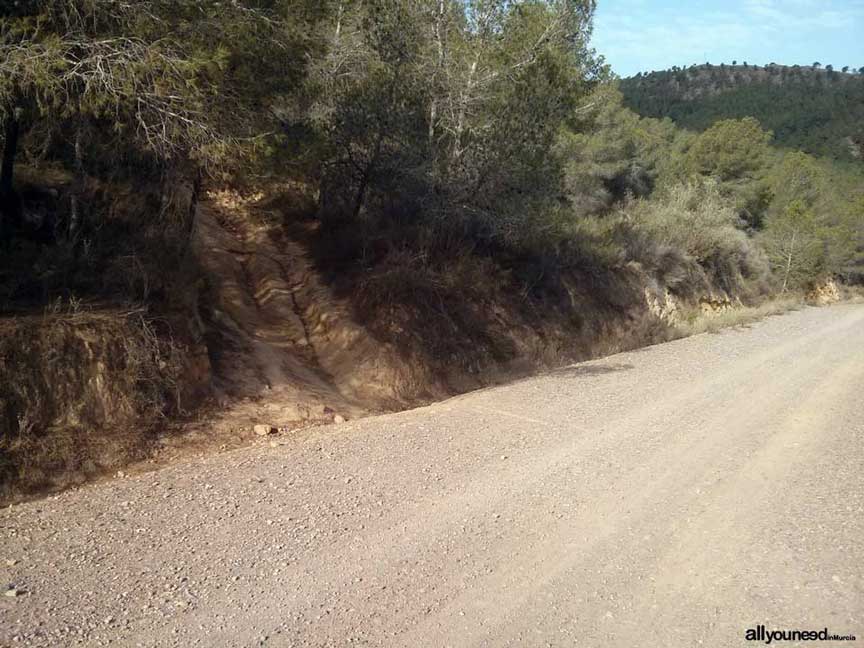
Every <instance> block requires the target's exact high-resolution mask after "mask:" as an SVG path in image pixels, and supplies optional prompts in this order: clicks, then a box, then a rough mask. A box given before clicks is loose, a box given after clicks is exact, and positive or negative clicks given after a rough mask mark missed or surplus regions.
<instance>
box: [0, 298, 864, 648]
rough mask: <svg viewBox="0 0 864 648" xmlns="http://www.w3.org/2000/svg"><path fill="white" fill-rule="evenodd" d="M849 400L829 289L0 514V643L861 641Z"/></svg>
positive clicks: (863, 582) (859, 345)
mask: <svg viewBox="0 0 864 648" xmlns="http://www.w3.org/2000/svg"><path fill="white" fill-rule="evenodd" d="M862 415H864V307H862V306H860V305H858V306H853V305H841V306H835V307H830V308H822V309H806V310H803V311H799V312H796V313H792V314H789V315H785V316H783V317H775V318H771V319H769V320H766V321H764V322H761V323H758V324H755V325H753V326H752V327H750V328H747V329H741V330H734V331H726V332H724V333H721V334H716V335H702V336H697V337H694V338H690V339H686V340H680V341H677V342H673V343H670V344H664V345H661V346H656V347H651V348H648V349H644V350H641V351H638V352H633V353H625V354H621V355H617V356H613V357H610V358H606V359H604V360H600V361H596V362H590V363H586V364H581V365H576V366H573V367H569V368H566V369H563V370H560V371H557V372H554V373H549V374H546V375H543V376H539V377H535V378H532V379H528V380H523V381H520V382H518V383H515V384H511V385H508V386H505V387H500V388H495V389H488V390H485V391H480V392H476V393H472V394H469V395H466V396H461V397H458V398H454V399H452V400H449V401H447V402H444V403H439V404H436V405H434V406H431V407H428V408H423V409H419V410H414V411H411V412H406V413H402V414H397V415H391V416H385V417H378V418H372V419H366V420H362V421H357V422H349V423H348V424H345V425H339V426H332V427H328V428H320V429H318V430H315V431H312V432H307V433H303V434H300V435H297V436H295V437H291V438H284V437H283V438H280V442H282V443H284V445H279V446H277V447H271V446H270V445H267V444H265V445H262V446H261V447H255V448H249V449H245V450H241V451H235V452H230V453H225V454H221V455H217V456H210V457H207V458H202V459H200V460H196V461H190V462H187V463H184V464H176V465H172V466H170V467H168V468H166V469H163V470H160V471H159V472H155V473H150V474H145V475H139V476H134V477H127V478H121V479H117V480H114V481H111V482H108V483H103V484H98V485H95V486H92V487H88V488H84V489H82V490H79V491H76V492H69V493H65V494H63V495H61V496H59V497H53V498H50V499H47V500H43V501H38V502H32V503H29V504H24V505H20V506H15V507H13V508H10V509H5V510H3V511H0V540H2V544H0V572H2V585H3V587H6V584H7V583H8V584H12V585H14V586H15V587H16V588H17V589H18V590H19V595H18V596H11V595H7V596H0V645H7V644H8V645H32V646H71V645H86V646H101V645H117V646H195V645H200V646H256V645H266V646H336V645H341V646H346V645H366V646H509V645H512V646H645V647H652V646H664V647H665V646H699V645H704V646H746V645H754V644H753V643H748V642H746V641H745V640H744V637H745V632H746V631H747V629H748V628H755V627H756V626H757V625H758V624H765V625H766V626H767V627H768V628H769V629H771V628H777V629H789V630H794V629H800V630H809V629H822V628H825V627H827V628H828V629H829V631H831V632H832V633H836V634H841V635H842V634H855V635H856V636H857V637H858V642H862V641H864V416H862ZM16 642H18V643H16ZM756 645H758V644H756ZM763 645H764V644H763ZM787 645H789V644H787ZM818 645H825V646H827V645H835V644H832V643H830V642H829V643H820V644H818ZM836 645H847V646H848V645H855V644H853V643H851V642H847V643H844V644H836Z"/></svg>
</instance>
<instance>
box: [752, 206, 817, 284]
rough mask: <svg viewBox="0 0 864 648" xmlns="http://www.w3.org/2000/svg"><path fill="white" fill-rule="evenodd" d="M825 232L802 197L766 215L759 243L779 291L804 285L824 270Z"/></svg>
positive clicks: (815, 278) (812, 280)
mask: <svg viewBox="0 0 864 648" xmlns="http://www.w3.org/2000/svg"><path fill="white" fill-rule="evenodd" d="M825 236H826V233H825V231H824V229H823V228H822V226H821V224H820V223H819V221H818V219H817V217H816V214H815V212H814V211H813V210H812V209H811V208H809V207H808V206H807V205H806V204H805V203H804V201H802V200H798V199H796V200H793V201H791V202H790V203H789V204H787V205H786V207H785V208H784V210H783V212H782V213H779V214H773V215H772V216H770V217H769V219H768V223H767V227H766V229H765V233H764V234H763V236H762V244H763V245H764V247H765V250H766V252H767V253H768V258H769V260H770V262H771V267H772V270H774V273H775V276H776V277H777V278H778V280H779V281H780V282H781V291H782V292H786V291H787V290H788V289H790V288H804V287H806V286H807V285H809V284H811V283H813V282H814V281H815V280H817V279H818V278H819V277H820V276H822V275H823V274H825V272H826V270H827V268H826V257H825V246H824V238H825Z"/></svg>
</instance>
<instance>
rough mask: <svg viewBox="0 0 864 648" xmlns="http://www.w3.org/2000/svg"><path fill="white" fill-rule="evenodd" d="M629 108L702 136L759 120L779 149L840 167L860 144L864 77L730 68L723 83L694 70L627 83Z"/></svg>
mask: <svg viewBox="0 0 864 648" xmlns="http://www.w3.org/2000/svg"><path fill="white" fill-rule="evenodd" d="M621 88H622V90H623V92H624V97H625V103H626V104H627V105H628V106H629V107H630V108H632V109H633V110H635V111H636V112H637V113H639V114H640V115H644V116H646V117H670V118H671V119H672V120H674V121H675V123H676V124H678V125H679V126H681V127H683V128H688V129H693V130H699V131H702V130H705V129H708V128H710V127H711V126H712V125H713V124H714V123H715V122H717V121H720V120H723V119H740V118H743V117H754V118H756V119H757V120H758V121H759V122H760V123H761V124H762V125H763V126H764V127H765V128H766V129H768V130H770V131H772V132H773V133H774V139H775V141H776V142H777V144H778V145H780V146H783V147H787V148H791V149H800V150H802V151H805V152H807V153H810V154H812V155H822V156H828V157H831V158H833V159H837V160H850V159H852V158H853V157H854V154H853V152H852V150H851V149H850V143H849V140H850V138H852V139H858V140H860V139H861V136H862V124H864V76H862V75H860V74H857V75H856V74H846V73H837V72H833V71H832V72H828V71H823V70H819V69H818V63H817V64H814V66H813V68H802V67H798V66H794V67H785V66H768V67H766V68H758V67H755V66H748V65H747V64H746V63H745V64H744V65H743V66H735V65H733V66H731V67H727V68H726V69H725V70H724V71H723V72H722V73H720V74H719V75H718V74H717V73H716V69H715V70H714V71H712V72H709V71H708V70H707V69H706V68H704V67H697V68H693V69H691V70H688V71H687V72H685V73H680V74H679V73H676V72H673V71H664V72H654V73H651V74H646V75H642V76H641V77H638V78H636V77H634V78H631V79H625V80H624V81H623V82H622V84H621Z"/></svg>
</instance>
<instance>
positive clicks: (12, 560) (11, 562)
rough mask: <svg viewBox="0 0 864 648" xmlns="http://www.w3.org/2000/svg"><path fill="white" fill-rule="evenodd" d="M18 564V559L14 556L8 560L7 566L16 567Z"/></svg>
mask: <svg viewBox="0 0 864 648" xmlns="http://www.w3.org/2000/svg"><path fill="white" fill-rule="evenodd" d="M17 564H18V561H17V560H15V559H14V558H10V559H9V560H7V561H6V566H7V567H14V566H15V565H17Z"/></svg>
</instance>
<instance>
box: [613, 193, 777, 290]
mask: <svg viewBox="0 0 864 648" xmlns="http://www.w3.org/2000/svg"><path fill="white" fill-rule="evenodd" d="M624 214H625V215H626V216H627V219H628V220H629V221H630V222H631V223H632V225H633V227H634V228H635V230H636V231H637V232H641V233H643V234H646V235H647V239H648V240H650V241H652V242H653V244H654V245H655V246H660V247H661V248H662V247H665V248H668V249H671V250H676V251H677V252H678V253H681V254H683V255H684V256H685V258H687V259H689V260H691V261H693V262H695V263H697V264H698V265H699V267H700V268H701V269H702V271H703V272H704V273H705V274H706V275H707V276H708V277H709V279H710V281H711V283H712V284H713V285H716V286H720V287H721V288H723V289H725V290H727V291H729V292H730V293H731V292H736V291H740V290H741V289H742V288H743V287H744V285H745V283H746V282H747V281H761V280H762V279H764V278H765V276H766V274H767V268H766V266H765V263H764V259H763V257H762V255H761V252H760V250H759V249H758V247H757V246H756V245H754V243H753V242H752V240H751V239H750V237H748V235H747V234H746V233H745V232H743V231H742V229H741V224H742V223H741V221H740V219H739V218H738V215H737V214H736V212H735V210H734V209H733V207H732V205H731V204H730V203H729V202H728V200H727V199H726V198H725V197H724V196H723V194H722V193H721V191H720V188H719V186H718V185H717V183H716V182H714V181H711V180H708V181H698V182H691V183H687V184H681V185H676V186H673V187H672V188H670V189H668V190H666V191H664V192H662V194H661V195H659V196H657V197H655V198H653V199H651V200H639V201H636V202H634V203H633V204H631V205H629V206H627V207H626V208H625V211H624ZM655 254H656V252H655Z"/></svg>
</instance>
